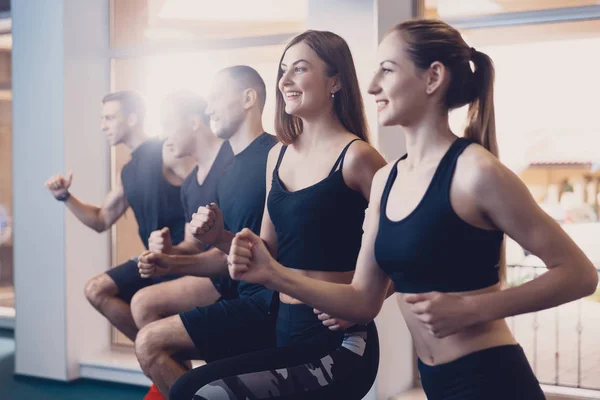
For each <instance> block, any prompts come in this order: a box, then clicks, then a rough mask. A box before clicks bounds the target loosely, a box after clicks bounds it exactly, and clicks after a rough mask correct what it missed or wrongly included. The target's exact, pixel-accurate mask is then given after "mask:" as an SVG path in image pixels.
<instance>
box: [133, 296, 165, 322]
mask: <svg viewBox="0 0 600 400" xmlns="http://www.w3.org/2000/svg"><path fill="white" fill-rule="evenodd" d="M147 289H148V288H147ZM147 289H142V290H140V291H138V292H137V293H136V294H135V295H134V296H133V298H132V299H131V315H132V316H133V320H134V321H135V324H136V326H137V327H138V328H139V329H142V328H143V327H145V326H146V325H148V324H149V323H151V322H154V321H156V320H158V319H160V313H159V312H158V310H157V307H158V305H157V303H156V301H155V299H156V296H155V295H154V294H153V293H152V292H151V291H150V290H147Z"/></svg>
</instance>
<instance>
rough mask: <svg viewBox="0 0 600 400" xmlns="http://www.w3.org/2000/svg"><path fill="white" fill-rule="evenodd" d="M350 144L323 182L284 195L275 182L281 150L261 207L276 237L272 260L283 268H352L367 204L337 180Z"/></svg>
mask: <svg viewBox="0 0 600 400" xmlns="http://www.w3.org/2000/svg"><path fill="white" fill-rule="evenodd" d="M356 140H360V139H355V140H353V141H352V142H350V143H348V145H346V147H345V148H344V150H343V151H342V153H341V154H340V156H339V157H338V159H337V161H336V162H335V164H334V165H333V168H332V169H331V171H330V173H329V175H328V176H327V178H325V179H323V180H322V181H320V182H318V183H315V184H314V185H312V186H309V187H307V188H304V189H300V190H297V191H295V192H289V191H287V190H286V188H285V186H284V184H283V182H282V181H281V179H280V177H279V166H280V165H281V160H282V159H283V156H284V154H285V151H286V149H287V146H283V147H282V148H281V152H280V153H279V159H278V160H277V165H276V167H275V169H274V170H273V183H272V186H271V191H270V192H269V197H268V200H267V206H268V207H269V216H270V217H271V221H273V225H274V227H275V231H276V232H277V250H278V257H277V258H278V261H279V262H280V263H281V264H283V265H285V266H286V267H289V268H294V269H300V270H312V271H338V272H342V271H351V270H354V269H355V268H356V259H357V257H358V252H359V251H360V244H361V239H362V233H363V231H362V225H363V221H364V217H365V209H366V208H367V205H368V201H367V200H366V199H365V198H364V197H363V195H362V194H361V193H359V192H357V191H355V190H352V189H350V188H349V187H348V186H347V185H346V183H345V182H344V177H343V175H342V168H343V166H344V156H345V155H346V152H347V151H348V148H349V147H350V145H351V144H352V143H354V142H355V141H356ZM338 166H339V168H338Z"/></svg>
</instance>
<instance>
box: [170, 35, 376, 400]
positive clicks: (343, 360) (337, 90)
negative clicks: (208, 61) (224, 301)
mask: <svg viewBox="0 0 600 400" xmlns="http://www.w3.org/2000/svg"><path fill="white" fill-rule="evenodd" d="M277 78H278V90H277V93H276V119H275V130H276V133H277V136H278V138H279V140H280V142H281V144H279V145H277V146H275V147H274V148H273V149H272V150H271V153H270V154H269V160H268V163H267V177H266V179H267V193H268V196H267V201H266V205H265V211H264V214H263V222H262V226H261V233H260V237H261V240H264V242H265V243H266V245H267V246H268V248H269V250H270V252H271V254H272V255H273V257H276V258H277V259H278V260H279V262H280V263H281V264H282V265H285V266H286V268H287V269H288V270H289V271H290V273H292V274H296V275H298V276H302V277H308V278H312V279H315V280H319V281H323V282H336V283H346V284H348V283H350V282H351V280H352V277H353V275H354V268H355V266H356V259H357V256H358V253H359V251H360V244H361V238H362V233H363V231H362V225H363V222H364V213H365V209H366V208H367V205H368V198H369V193H370V190H371V182H372V180H373V176H374V175H375V173H376V172H377V170H378V169H379V168H381V167H382V166H383V165H385V161H384V160H383V158H382V157H381V155H380V154H379V153H378V152H377V151H376V150H375V149H374V148H373V147H371V146H370V145H369V143H368V132H367V131H368V129H367V125H366V121H365V115H364V110H363V102H362V98H361V95H360V89H359V86H358V79H357V76H356V71H355V68H354V62H353V60H352V55H351V53H350V49H349V47H348V45H347V43H346V42H345V41H344V39H342V38H341V37H339V36H338V35H336V34H334V33H331V32H322V31H307V32H304V33H302V34H301V35H299V36H297V37H296V38H294V39H293V40H292V41H291V42H290V43H289V44H288V46H287V47H286V49H285V51H284V54H283V56H282V58H281V61H280V64H279V70H278V74H277ZM199 214H201V215H203V216H204V220H205V222H206V224H205V226H204V227H201V228H200V229H201V230H203V229H206V230H207V231H211V235H207V236H213V237H220V238H221V239H217V240H218V242H220V243H222V242H223V241H225V242H226V241H227V240H228V238H229V240H231V238H232V235H231V234H229V233H227V232H223V233H221V234H216V233H215V232H214V230H215V229H221V228H220V227H222V223H221V222H220V221H218V219H219V218H220V212H219V211H218V210H217V209H216V208H215V206H214V205H213V206H211V207H207V208H204V209H203V210H199ZM197 219H198V218H197ZM279 300H280V303H279V310H278V316H277V327H276V336H277V348H274V349H268V350H264V351H259V352H256V353H250V354H245V355H241V356H238V357H234V358H229V359H225V360H220V361H216V362H214V363H211V364H208V365H206V366H203V367H200V368H198V369H196V370H194V371H191V372H189V373H187V374H186V375H184V376H183V377H182V378H180V379H179V381H178V382H177V383H176V384H175V386H173V388H172V390H171V398H174V399H191V398H192V396H194V398H195V399H211V400H212V399H215V400H216V399H227V400H234V399H239V400H242V399H246V398H252V399H266V398H269V399H278V398H282V399H284V398H285V399H292V398H293V399H357V400H358V399H362V397H363V396H364V395H365V394H366V393H367V392H368V390H369V389H370V387H371V386H372V384H373V381H374V379H375V376H376V373H377V368H378V360H379V347H378V340H377V331H376V329H375V325H374V323H372V322H371V321H368V322H366V324H365V325H357V326H352V327H350V328H349V329H340V328H341V327H340V326H334V327H331V329H329V327H327V326H325V325H323V323H322V322H321V321H320V320H319V316H317V315H316V314H315V313H314V312H313V308H312V307H311V306H309V305H307V304H303V303H302V302H301V301H299V300H298V299H295V298H294V297H292V296H289V295H287V294H285V292H282V293H281V294H280V295H279ZM329 321H330V322H336V320H335V319H329ZM243 334H244V333H243V332H240V335H243Z"/></svg>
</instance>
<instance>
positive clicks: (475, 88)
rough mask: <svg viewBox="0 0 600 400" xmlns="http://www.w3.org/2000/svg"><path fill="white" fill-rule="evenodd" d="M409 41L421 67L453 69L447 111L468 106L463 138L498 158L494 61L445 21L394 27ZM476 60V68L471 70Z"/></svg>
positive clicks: (420, 21)
mask: <svg viewBox="0 0 600 400" xmlns="http://www.w3.org/2000/svg"><path fill="white" fill-rule="evenodd" d="M393 30H394V31H397V32H399V33H400V35H401V36H402V38H403V39H404V41H405V42H406V44H407V48H408V53H409V55H410V58H411V59H412V61H413V63H414V64H415V66H416V67H417V68H418V69H421V70H426V69H428V68H429V67H430V66H431V64H432V63H434V62H435V61H438V62H440V63H442V64H443V65H444V66H445V67H446V69H448V71H449V72H450V83H449V85H448V91H447V92H446V97H445V106H446V107H447V108H448V110H452V109H455V108H459V107H462V106H464V105H467V104H468V105H469V111H468V117H467V120H468V121H467V122H468V123H467V127H466V129H465V133H464V137H465V138H469V139H472V140H475V141H476V142H477V143H479V144H480V145H481V146H483V147H484V148H486V149H487V150H488V151H489V152H490V153H492V154H493V155H495V156H496V157H498V142H497V140H496V118H495V113H494V64H493V63H492V60H491V58H490V57H489V56H488V55H487V54H485V53H482V52H481V51H477V50H475V49H474V48H473V47H469V45H467V43H466V42H465V41H464V39H463V38H462V36H461V34H460V32H458V31H457V30H456V29H454V28H453V27H451V26H450V25H448V24H446V23H445V22H442V21H438V20H430V19H415V20H410V21H406V22H403V23H401V24H399V25H397V26H395V27H394V28H393ZM471 63H473V66H474V70H471ZM505 259H506V257H505V248H504V245H503V246H502V249H501V254H500V260H499V264H500V279H501V281H504V280H505V278H506V261H505Z"/></svg>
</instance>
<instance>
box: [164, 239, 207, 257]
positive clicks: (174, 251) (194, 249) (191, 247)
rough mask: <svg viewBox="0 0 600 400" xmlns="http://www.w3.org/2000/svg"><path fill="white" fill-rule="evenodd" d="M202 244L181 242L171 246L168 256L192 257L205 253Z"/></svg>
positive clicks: (188, 241)
mask: <svg viewBox="0 0 600 400" xmlns="http://www.w3.org/2000/svg"><path fill="white" fill-rule="evenodd" d="M204 247H205V246H204V244H202V243H199V242H197V241H193V242H192V241H190V240H183V241H182V242H180V243H179V244H178V245H177V246H173V247H172V248H171V251H170V253H169V254H171V255H192V254H199V253H202V252H204V251H205V249H204Z"/></svg>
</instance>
